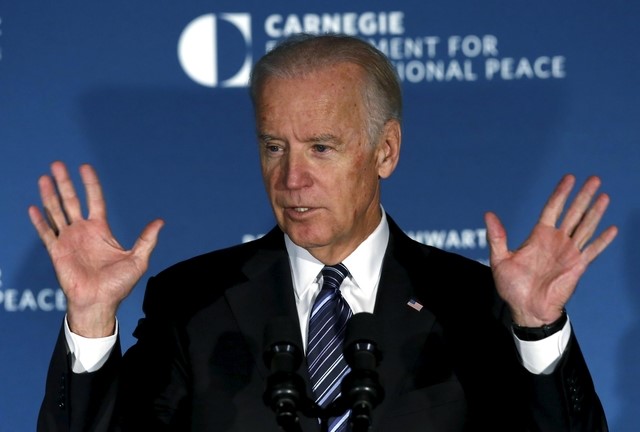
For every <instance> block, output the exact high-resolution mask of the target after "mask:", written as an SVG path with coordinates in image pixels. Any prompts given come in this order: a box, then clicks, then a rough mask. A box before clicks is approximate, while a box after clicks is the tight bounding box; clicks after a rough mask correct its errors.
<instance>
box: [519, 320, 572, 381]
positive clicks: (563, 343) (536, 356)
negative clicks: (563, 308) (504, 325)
mask: <svg viewBox="0 0 640 432" xmlns="http://www.w3.org/2000/svg"><path fill="white" fill-rule="evenodd" d="M512 333H513V332H512ZM570 338H571V323H570V322H569V318H568V317H567V322H566V323H565V324H564V327H562V330H560V331H559V332H556V333H554V334H552V335H551V336H548V337H546V338H544V339H541V340H539V341H523V340H520V339H518V337H517V336H516V335H515V334H514V335H513V339H514V340H515V343H516V348H517V349H518V353H519V354H520V359H521V360H522V365H523V366H524V367H525V368H526V369H527V370H528V371H529V372H531V373H532V374H536V375H540V374H543V375H549V374H551V373H553V371H554V370H555V368H556V366H557V365H558V362H559V361H560V358H561V357H562V354H563V353H564V350H565V349H566V348H567V344H568V343H569V339H570Z"/></svg>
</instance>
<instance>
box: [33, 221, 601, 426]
mask: <svg viewBox="0 0 640 432" xmlns="http://www.w3.org/2000/svg"><path fill="white" fill-rule="evenodd" d="M389 225H390V241H389V246H388V249H387V251H386V253H385V257H384V262H383V268H382V276H381V280H380V285H379V290H378V297H377V299H376V305H375V311H374V315H375V316H376V319H377V321H378V323H380V326H381V330H382V335H381V342H380V343H381V346H382V349H383V353H384V354H383V359H382V362H381V364H380V366H379V368H378V372H379V374H380V380H381V382H382V385H383V387H384V389H385V393H386V396H385V398H384V400H383V401H382V403H381V404H380V405H379V406H378V407H377V408H376V409H375V410H374V428H373V429H374V431H380V432H382V431H393V432H396V431H430V432H436V431H485V430H490V431H509V432H517V431H544V432H553V431H565V430H566V431H589V432H594V431H606V430H607V426H606V420H605V416H604V413H603V410H602V406H601V404H600V401H599V399H598V397H597V394H596V392H595V390H594V386H593V382H592V379H591V377H590V374H589V371H588V369H587V366H586V364H585V361H584V358H583V356H582V354H581V352H580V348H579V346H578V343H577V340H576V338H575V336H572V338H571V341H570V342H569V345H568V347H567V350H566V352H565V354H564V355H563V357H562V360H561V362H560V364H559V366H558V367H557V368H556V371H555V372H554V373H553V374H551V375H546V376H537V375H533V374H530V373H528V372H527V371H526V370H525V369H524V368H523V367H522V366H521V364H520V362H519V359H518V354H517V352H516V350H515V346H514V343H513V339H512V335H511V333H510V325H511V317H510V315H509V311H508V309H507V307H506V305H505V303H504V302H503V301H502V300H501V299H500V298H499V297H498V295H497V293H496V291H495V288H494V285H493V280H492V276H491V272H490V269H489V268H487V267H486V266H484V265H482V264H480V263H478V262H475V261H473V260H469V259H466V258H463V257H461V256H459V255H455V254H451V253H447V252H444V251H441V250H438V249H436V248H433V247H429V246H425V245H422V244H419V243H417V242H415V241H413V240H411V239H410V238H408V237H407V236H406V235H405V234H404V233H403V232H402V231H401V230H400V228H399V227H398V226H397V225H396V224H395V223H394V222H393V220H391V219H390V218H389ZM410 299H415V300H417V301H418V302H420V303H421V304H422V305H424V307H423V309H422V310H420V311H417V310H416V309H414V308H411V307H409V306H408V305H407V302H408V301H409V300H410ZM143 310H144V314H145V316H144V318H143V319H141V320H140V322H139V325H138V326H137V328H136V330H135V332H134V335H135V336H136V338H137V339H138V341H137V343H136V344H135V345H134V346H133V347H131V348H130V349H129V350H128V351H127V352H126V353H125V355H124V356H121V355H120V348H119V345H117V346H116V348H115V349H114V351H113V352H112V354H111V356H110V358H109V360H108V361H107V364H106V365H105V366H104V367H103V368H101V370H100V371H98V372H95V373H89V374H73V373H71V372H70V366H69V365H70V363H69V359H68V358H67V357H68V356H67V353H66V351H67V350H66V344H65V341H64V334H63V332H62V331H61V333H60V337H59V339H58V342H57V345H56V348H55V351H54V354H53V358H52V360H51V364H50V369H49V373H48V377H47V388H46V392H45V397H44V400H43V403H42V407H41V411H40V416H39V419H38V430H40V431H94V430H95V431H98V430H121V429H122V430H145V431H146V430H193V431H277V430H278V427H277V426H276V421H275V417H274V413H273V412H272V411H271V410H270V408H269V407H267V406H266V405H265V404H264V403H263V400H262V395H263V391H264V389H265V380H266V378H267V376H268V375H269V370H268V368H267V367H266V366H265V364H264V362H263V331H264V328H265V326H266V325H267V323H268V322H269V321H270V320H271V319H272V318H273V317H275V316H289V317H291V318H292V319H293V320H294V321H295V322H296V323H297V322H298V318H297V316H298V315H297V312H296V307H295V301H294V291H293V287H292V282H291V270H290V266H289V260H288V256H287V252H286V248H285V246H284V240H283V234H282V232H281V231H280V230H279V229H277V228H275V229H274V230H272V231H271V232H270V233H268V234H267V235H266V236H264V237H263V238H261V239H259V240H256V241H254V242H251V243H247V244H243V245H239V246H235V247H232V248H229V249H225V250H221V251H216V252H211V253H208V254H205V255H202V256H198V257H195V258H192V259H189V260H187V261H184V262H181V263H178V264H176V265H174V266H172V267H170V268H168V269H167V270H165V271H163V272H161V273H160V274H158V275H157V276H155V277H152V278H150V279H149V282H148V285H147V290H146V294H145V300H144V305H143ZM298 334H299V331H298ZM299 373H300V375H301V376H302V377H303V378H304V380H305V382H308V377H307V374H306V366H305V364H304V362H303V365H302V366H301V368H300V370H299ZM301 421H302V429H303V430H304V431H314V432H317V431H319V430H320V429H319V426H318V423H317V421H315V420H314V419H308V418H305V417H302V418H301Z"/></svg>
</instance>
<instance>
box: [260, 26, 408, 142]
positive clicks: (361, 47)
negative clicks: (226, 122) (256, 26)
mask: <svg viewBox="0 0 640 432" xmlns="http://www.w3.org/2000/svg"><path fill="white" fill-rule="evenodd" d="M339 63H350V64H356V65H358V66H360V67H361V68H362V70H363V71H364V73H365V75H364V76H365V80H364V81H365V82H364V85H363V89H362V96H363V103H364V107H365V110H366V112H367V113H368V117H367V120H366V122H367V125H366V126H367V132H368V135H369V141H370V143H371V145H373V144H374V143H375V142H376V139H377V138H378V136H379V134H380V133H381V131H382V129H383V127H384V125H385V123H386V122H387V121H389V120H397V121H398V122H401V120H402V92H401V89H400V81H399V79H398V76H397V74H396V71H395V69H394V67H393V65H392V64H391V62H390V61H389V59H388V58H387V57H386V56H385V55H384V54H383V53H382V52H380V51H379V50H378V49H377V48H375V47H374V46H373V45H371V44H370V43H368V42H366V41H364V40H362V39H358V38H356V37H353V36H347V35H338V34H323V35H311V34H307V33H300V34H296V35H293V36H290V37H289V38H287V39H284V40H283V41H281V42H280V43H279V44H277V45H276V46H275V48H274V49H273V50H271V51H269V52H268V53H267V54H265V55H264V56H263V57H262V58H261V59H260V60H258V62H257V63H256V64H255V66H254V67H253V71H252V73H251V80H250V92H251V100H252V102H253V106H254V108H256V107H257V103H258V98H259V95H260V90H261V89H262V86H263V85H264V82H265V81H266V80H267V78H269V77H277V78H285V79H288V78H296V77H303V76H305V74H308V73H310V72H314V71H317V70H319V69H323V68H326V67H328V66H333V65H336V64H339Z"/></svg>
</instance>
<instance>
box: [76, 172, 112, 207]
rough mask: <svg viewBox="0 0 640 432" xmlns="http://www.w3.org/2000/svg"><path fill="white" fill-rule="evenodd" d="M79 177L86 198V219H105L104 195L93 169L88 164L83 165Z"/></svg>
mask: <svg viewBox="0 0 640 432" xmlns="http://www.w3.org/2000/svg"><path fill="white" fill-rule="evenodd" d="M80 176H81V178H82V183H83V184H84V189H85V192H86V196H87V208H88V213H89V214H88V218H89V219H94V218H97V219H106V218H107V211H106V205H105V202H104V195H103V193H102V186H101V185H100V179H99V178H98V174H96V171H95V169H94V168H93V167H92V166H91V165H89V164H83V165H81V166H80Z"/></svg>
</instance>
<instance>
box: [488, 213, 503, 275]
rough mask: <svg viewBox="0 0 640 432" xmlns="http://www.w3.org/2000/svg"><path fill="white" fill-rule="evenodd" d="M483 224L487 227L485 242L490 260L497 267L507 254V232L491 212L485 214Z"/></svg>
mask: <svg viewBox="0 0 640 432" xmlns="http://www.w3.org/2000/svg"><path fill="white" fill-rule="evenodd" d="M484 222H485V225H486V226H487V241H488V243H489V253H490V260H491V263H492V264H493V265H497V264H498V263H499V262H500V261H502V260H503V259H505V258H506V257H507V256H508V254H509V249H508V247H507V232H506V230H505V229H504V225H502V222H500V219H499V218H498V216H497V215H496V214H495V213H493V212H486V213H485V215H484Z"/></svg>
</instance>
